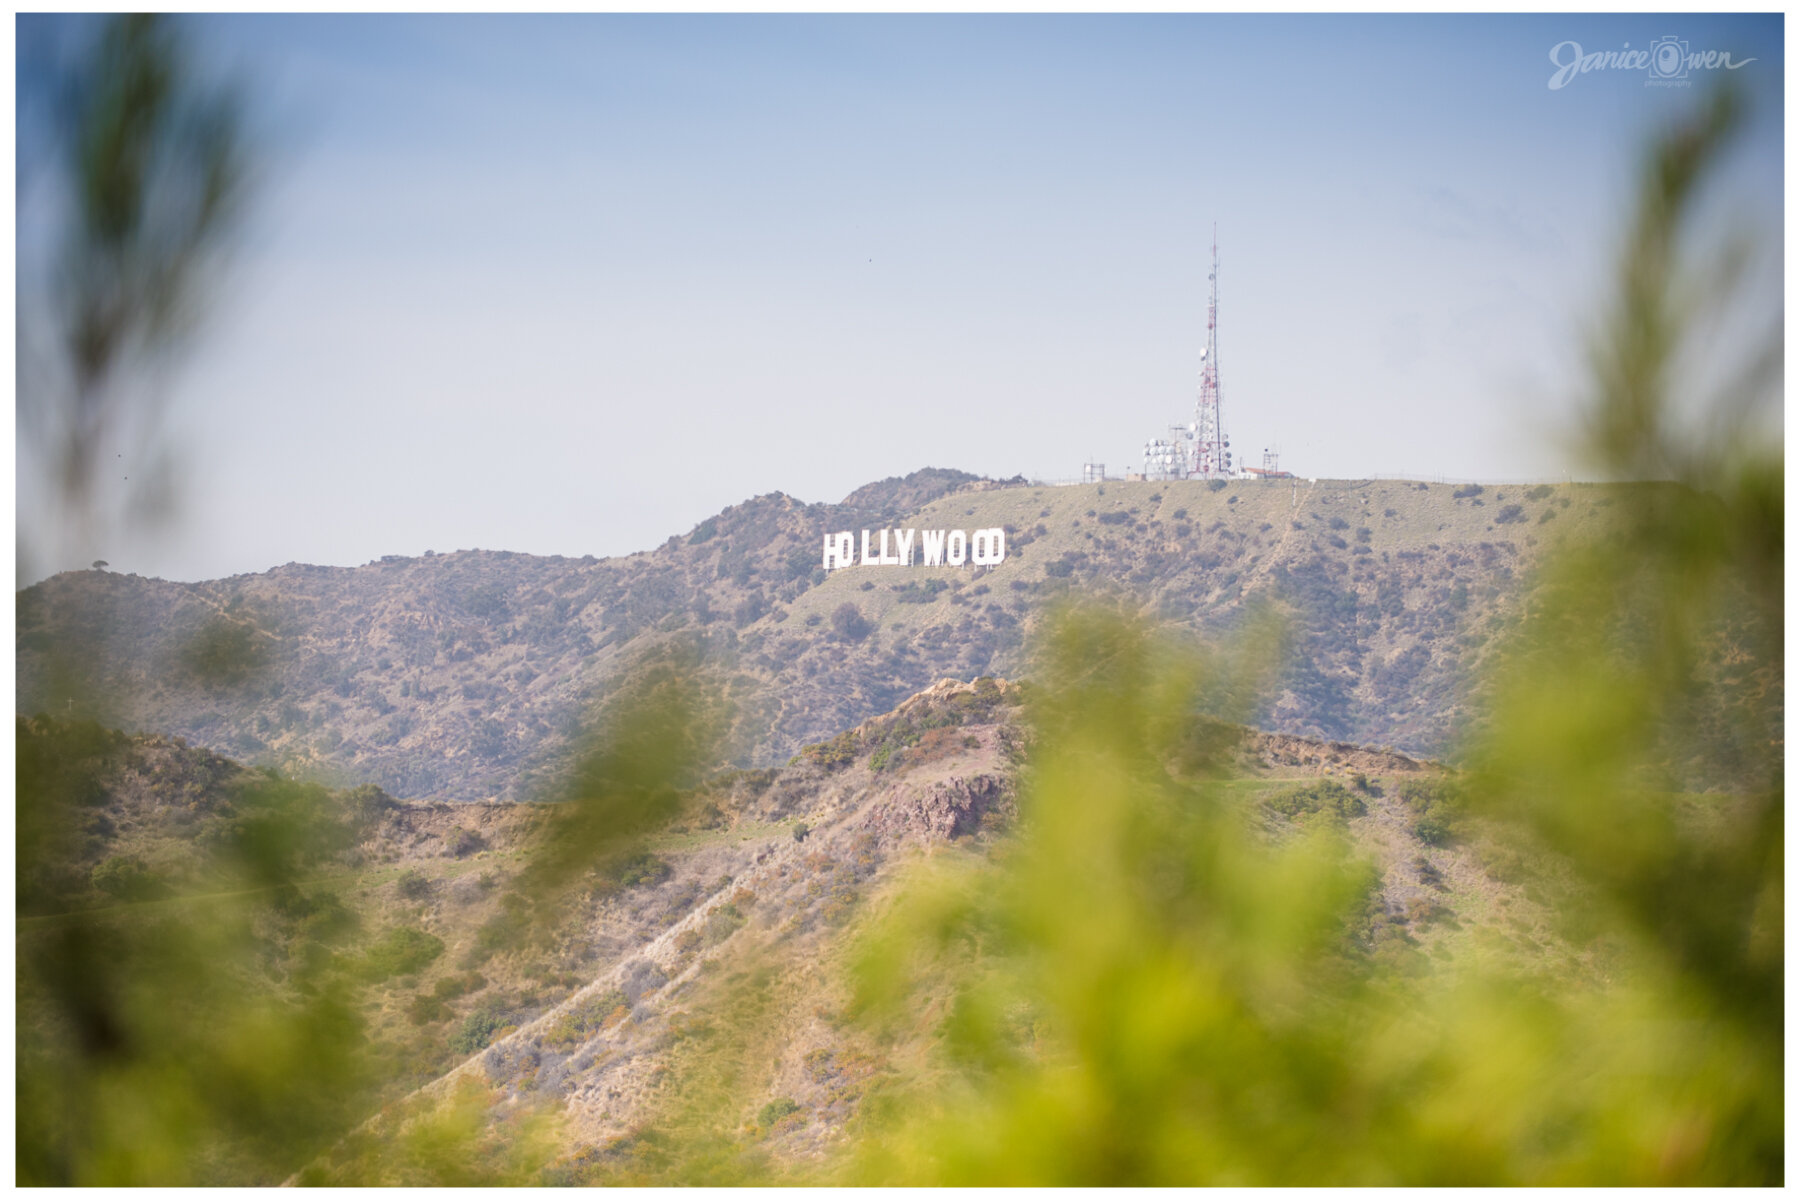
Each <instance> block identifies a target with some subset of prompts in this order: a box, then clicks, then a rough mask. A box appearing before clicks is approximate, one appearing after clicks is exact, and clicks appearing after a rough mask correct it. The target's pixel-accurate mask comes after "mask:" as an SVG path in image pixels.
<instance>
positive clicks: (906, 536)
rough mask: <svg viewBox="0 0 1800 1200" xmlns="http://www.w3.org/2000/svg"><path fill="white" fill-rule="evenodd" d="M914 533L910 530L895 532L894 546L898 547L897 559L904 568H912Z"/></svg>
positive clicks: (897, 530)
mask: <svg viewBox="0 0 1800 1200" xmlns="http://www.w3.org/2000/svg"><path fill="white" fill-rule="evenodd" d="M912 542H913V531H912V530H910V529H896V530H894V545H895V546H896V547H897V553H896V554H895V557H896V558H898V559H899V560H900V565H901V566H903V567H910V566H912Z"/></svg>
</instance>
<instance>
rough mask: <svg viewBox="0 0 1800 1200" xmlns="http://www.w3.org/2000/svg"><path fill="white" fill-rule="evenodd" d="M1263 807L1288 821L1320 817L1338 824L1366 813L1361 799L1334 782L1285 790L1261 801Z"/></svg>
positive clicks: (1325, 780)
mask: <svg viewBox="0 0 1800 1200" xmlns="http://www.w3.org/2000/svg"><path fill="white" fill-rule="evenodd" d="M1263 805H1264V807H1266V808H1267V809H1268V810H1269V811H1270V812H1276V813H1280V814H1281V815H1282V816H1284V817H1287V818H1288V819H1289V820H1298V819H1302V818H1305V817H1310V816H1324V817H1326V818H1329V819H1332V820H1335V821H1340V822H1341V821H1348V820H1349V819H1351V818H1352V817H1361V816H1365V815H1367V813H1368V811H1369V809H1368V806H1367V805H1365V804H1364V803H1363V800H1362V797H1361V796H1358V795H1357V794H1356V793H1354V792H1352V791H1351V790H1350V789H1349V788H1347V787H1345V786H1344V785H1343V784H1341V783H1339V782H1338V781H1337V780H1335V779H1321V780H1320V781H1319V782H1317V783H1313V784H1307V785H1305V786H1302V787H1295V788H1288V789H1286V790H1284V791H1282V792H1279V793H1277V794H1276V795H1274V796H1271V797H1269V798H1268V799H1266V800H1264V801H1263Z"/></svg>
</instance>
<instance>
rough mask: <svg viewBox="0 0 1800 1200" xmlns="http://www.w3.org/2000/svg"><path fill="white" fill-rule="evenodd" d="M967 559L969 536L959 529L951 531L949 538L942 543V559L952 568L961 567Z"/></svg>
mask: <svg viewBox="0 0 1800 1200" xmlns="http://www.w3.org/2000/svg"><path fill="white" fill-rule="evenodd" d="M968 557H969V535H968V534H966V533H964V532H963V531H962V530H960V529H952V530H951V531H950V538H949V540H948V541H947V542H945V543H944V559H945V561H946V562H948V563H949V564H950V565H951V566H953V567H960V566H962V565H963V560H964V559H966V558H968Z"/></svg>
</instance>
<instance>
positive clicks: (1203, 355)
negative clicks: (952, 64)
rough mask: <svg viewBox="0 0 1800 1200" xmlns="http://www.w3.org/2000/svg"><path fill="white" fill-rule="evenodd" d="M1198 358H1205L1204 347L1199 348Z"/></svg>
mask: <svg viewBox="0 0 1800 1200" xmlns="http://www.w3.org/2000/svg"><path fill="white" fill-rule="evenodd" d="M1200 357H1201V358H1205V357H1206V347H1205V346H1202V347H1200Z"/></svg>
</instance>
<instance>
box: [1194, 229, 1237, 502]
mask: <svg viewBox="0 0 1800 1200" xmlns="http://www.w3.org/2000/svg"><path fill="white" fill-rule="evenodd" d="M1206 281H1207V299H1206V348H1205V349H1204V350H1202V351H1201V352H1200V401H1199V403H1198V404H1197V405H1196V406H1195V411H1194V465H1193V472H1194V474H1195V475H1196V476H1198V477H1199V478H1201V479H1223V478H1225V477H1227V476H1229V475H1230V474H1231V439H1230V438H1228V437H1226V436H1225V418H1224V415H1223V414H1222V413H1221V412H1220V409H1219V227H1218V226H1217V225H1216V224H1215V225H1214V226H1213V247H1212V274H1210V275H1208V276H1207V277H1206Z"/></svg>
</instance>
